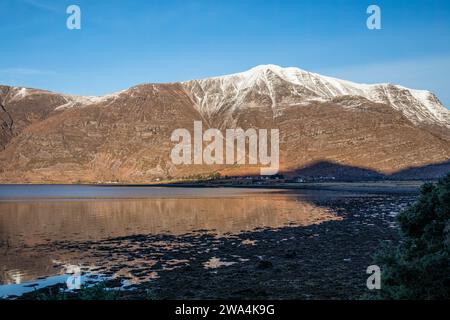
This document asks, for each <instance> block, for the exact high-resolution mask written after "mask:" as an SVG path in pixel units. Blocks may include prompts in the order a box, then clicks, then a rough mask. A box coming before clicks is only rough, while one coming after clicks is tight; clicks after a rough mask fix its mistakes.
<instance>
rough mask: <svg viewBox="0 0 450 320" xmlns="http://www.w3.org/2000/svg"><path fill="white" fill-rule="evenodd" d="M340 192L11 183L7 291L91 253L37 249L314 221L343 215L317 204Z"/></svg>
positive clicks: (4, 261) (5, 219)
mask: <svg viewBox="0 0 450 320" xmlns="http://www.w3.org/2000/svg"><path fill="white" fill-rule="evenodd" d="M334 196H337V195H336V194H335V193H332V192H317V191H314V192H311V191H297V192H287V191H280V190H269V189H264V190H263V189H250V188H249V189H246V188H211V189H204V188H162V187H119V186H117V187H116V186H114V187H103V186H57V185H56V186H55V185H49V186H30V185H14V186H6V185H3V186H0V251H1V254H0V268H1V269H0V284H1V285H0V296H1V295H5V293H8V294H10V293H11V291H12V292H15V293H17V292H20V290H19V291H17V288H18V287H17V286H18V285H19V287H20V288H22V289H23V283H26V282H29V281H34V280H36V279H39V278H41V279H40V281H41V282H42V281H47V282H48V281H49V277H54V278H55V279H59V280H60V277H61V276H63V275H64V272H65V270H66V269H67V265H73V264H76V265H78V264H83V259H84V256H85V255H86V252H79V253H77V252H75V254H72V255H71V257H70V259H69V258H67V260H65V259H66V258H65V257H64V255H62V254H59V253H58V251H57V250H48V252H45V251H44V254H42V251H40V253H39V255H37V254H36V253H35V252H34V248H37V247H41V246H48V247H49V248H51V244H52V243H54V242H58V241H68V242H74V243H75V242H77V241H95V240H101V239H107V238H115V237H123V236H129V235H137V234H155V235H157V234H170V235H183V234H187V233H195V232H200V231H201V230H203V231H204V230H208V231H209V232H212V233H214V234H217V235H219V236H223V235H227V234H238V233H240V232H241V231H251V230H254V229H257V228H279V227H283V226H286V225H310V224H314V223H319V222H322V221H326V220H332V219H336V216H335V215H334V213H333V212H332V211H330V209H328V208H324V207H319V206H316V205H314V204H313V202H312V201H311V199H312V198H314V197H334ZM340 196H342V195H340ZM77 259H78V260H77ZM91 263H92V262H91ZM44 279H45V280H44ZM59 280H58V281H59ZM20 285H22V286H20ZM14 288H16V289H14ZM13 289H14V290H13ZM22 289H21V290H22Z"/></svg>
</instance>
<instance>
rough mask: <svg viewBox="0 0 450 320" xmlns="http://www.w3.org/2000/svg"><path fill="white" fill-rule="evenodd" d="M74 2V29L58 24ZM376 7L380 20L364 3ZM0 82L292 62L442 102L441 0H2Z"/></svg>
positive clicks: (198, 73)
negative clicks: (78, 21)
mask: <svg viewBox="0 0 450 320" xmlns="http://www.w3.org/2000/svg"><path fill="white" fill-rule="evenodd" d="M70 4H77V5H79V6H80V7H81V12H82V29H81V30H73V31H70V30H68V29H67V28H66V19H67V17H68V15H67V14H66V8H67V6H69V5H70ZM370 4H377V5H379V6H380V7H381V10H382V30H376V31H370V30H368V29H367V28H366V19H367V17H368V15H367V14H366V9H367V7H368V5H370ZM0 39H1V46H0V83H2V84H10V85H20V86H28V87H37V88H44V89H49V90H54V91H59V92H65V93H73V94H84V95H101V94H105V93H109V92H113V91H116V90H121V89H125V88H127V87H129V86H132V85H135V84H139V83H144V82H172V81H180V80H188V79H196V78H202V77H208V76H213V75H221V74H228V73H234V72H239V71H244V70H246V69H249V68H251V67H253V66H255V65H258V64H278V65H281V66H296V67H300V68H302V69H306V70H310V71H314V72H318V73H322V74H326V75H331V76H335V77H340V78H344V79H348V80H353V81H357V82H367V83H373V82H391V83H398V84H402V85H404V86H408V87H412V88H419V89H428V90H431V91H433V92H435V93H436V94H437V95H438V97H439V98H440V99H441V100H442V101H443V102H444V104H445V105H446V106H447V107H450V91H449V83H450V81H449V78H450V76H449V75H450V1H448V0H421V1H415V0H409V1H404V0H395V1H393V0H386V1H380V0H371V1H365V0H359V1H356V0H342V1H339V0H322V1H321V0H304V1H301V0H295V1H288V0H264V1H262V0H146V1H144V0H95V1H94V0H68V1H67V0H2V1H1V2H0Z"/></svg>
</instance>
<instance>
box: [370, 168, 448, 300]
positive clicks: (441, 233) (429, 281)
mask: <svg viewBox="0 0 450 320" xmlns="http://www.w3.org/2000/svg"><path fill="white" fill-rule="evenodd" d="M398 222H399V225H400V229H401V235H402V239H401V242H400V244H399V245H397V246H384V247H383V248H382V249H381V250H380V251H379V252H378V254H377V255H376V256H375V261H376V263H377V264H378V265H379V266H380V267H381V270H382V276H381V290H379V293H378V298H380V299H449V298H450V258H449V257H450V173H449V174H448V175H447V176H446V177H444V178H442V179H441V180H439V182H438V183H437V184H431V183H427V184H424V185H423V186H422V188H421V195H420V197H419V199H418V201H417V202H416V203H415V204H414V205H412V206H411V207H410V208H409V209H407V210H406V211H404V212H402V213H401V214H400V215H399V217H398Z"/></svg>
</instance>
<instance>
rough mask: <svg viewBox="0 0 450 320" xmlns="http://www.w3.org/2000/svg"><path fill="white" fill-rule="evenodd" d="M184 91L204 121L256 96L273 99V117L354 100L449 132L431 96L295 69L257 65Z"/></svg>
mask: <svg viewBox="0 0 450 320" xmlns="http://www.w3.org/2000/svg"><path fill="white" fill-rule="evenodd" d="M183 85H184V86H185V87H186V88H187V90H188V91H189V92H190V93H191V95H192V98H193V100H194V102H195V103H196V106H197V108H198V110H199V111H200V112H201V113H203V114H205V115H211V114H215V113H217V112H219V111H223V110H224V109H229V110H231V111H232V110H235V109H236V108H245V107H246V105H249V104H250V105H254V104H255V103H256V104H258V101H252V99H253V100H254V97H255V96H257V97H259V98H261V99H262V98H264V97H266V98H268V99H270V100H271V107H272V109H273V110H274V112H275V114H276V113H279V112H280V110H281V109H282V108H283V107H285V106H293V105H305V104H309V103H311V102H313V101H330V100H333V99H334V98H337V97H342V96H356V97H363V98H365V99H368V100H370V101H372V102H376V103H384V104H389V105H391V106H392V108H394V109H396V110H398V111H400V112H402V113H403V114H404V115H405V116H406V117H407V118H408V119H409V120H411V121H412V122H413V123H415V124H420V123H425V124H437V125H440V126H445V127H448V128H450V111H449V110H448V109H447V108H445V107H444V106H443V105H442V103H441V102H440V101H439V99H438V98H437V97H436V96H435V95H434V94H433V93H431V92H429V91H426V90H414V89H409V88H406V87H403V86H399V85H393V84H387V83H381V84H360V83H355V82H351V81H347V80H341V79H337V78H333V77H329V76H323V75H320V74H317V73H313V72H308V71H305V70H302V69H299V68H295V67H287V68H283V67H280V66H277V65H273V64H268V65H259V66H256V67H253V68H251V69H250V70H248V71H244V72H240V73H236V74H230V75H225V76H219V77H212V78H207V79H202V80H193V81H187V82H183ZM252 97H253V98H252Z"/></svg>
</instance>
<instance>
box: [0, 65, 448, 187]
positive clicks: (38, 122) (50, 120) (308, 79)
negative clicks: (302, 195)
mask: <svg viewBox="0 0 450 320" xmlns="http://www.w3.org/2000/svg"><path fill="white" fill-rule="evenodd" d="M0 103H1V108H0V121H1V133H0V148H1V149H3V150H2V151H0V182H3V183H25V182H31V183H42V182H66V183H76V182H111V181H118V182H133V183H146V182H152V181H155V180H156V179H165V178H172V177H173V178H177V177H186V176H193V175H198V174H202V175H205V174H210V173H212V172H215V171H219V172H220V173H222V174H226V175H234V174H255V173H256V172H258V171H257V169H258V168H257V167H255V166H250V165H235V166H224V165H214V166H207V165H190V166H185V165H174V164H172V162H171V160H170V152H171V149H172V147H173V146H174V143H173V142H171V140H170V137H171V133H172V132H173V130H174V129H177V128H186V129H188V130H189V131H190V132H191V133H192V130H193V123H194V121H202V122H203V127H204V130H206V129H207V128H219V129H221V130H225V129H228V128H237V127H240V128H243V129H248V128H255V129H257V128H264V129H271V128H275V129H279V132H280V152H281V158H280V161H281V171H282V172H289V173H290V174H292V175H296V174H301V172H302V169H304V168H308V167H311V165H313V164H314V163H319V162H330V163H334V164H337V165H342V166H349V167H356V168H361V170H357V171H355V172H360V173H361V174H360V175H361V178H364V174H365V172H378V173H380V174H383V175H393V174H395V173H396V172H403V174H402V178H410V179H412V178H414V172H417V171H415V170H408V169H409V168H420V167H423V166H430V165H437V166H433V168H435V169H433V175H434V176H435V175H439V174H441V173H442V174H443V173H445V171H448V170H450V166H449V165H438V164H441V163H448V160H450V111H449V110H447V109H446V108H445V107H444V106H443V105H442V103H441V102H440V101H439V99H438V98H437V97H436V96H435V95H434V94H433V93H431V92H429V91H422V90H412V89H408V88H405V87H402V86H398V85H392V84H373V85H367V84H356V83H352V82H349V81H344V80H339V79H334V78H331V77H326V76H321V75H319V74H315V73H311V72H307V71H303V70H301V69H298V68H282V67H279V66H275V65H264V66H258V67H255V68H253V69H251V70H248V71H246V72H242V73H238V74H233V75H227V76H221V77H213V78H208V79H203V80H192V81H186V82H182V83H167V84H143V85H138V86H135V87H132V88H129V89H127V90H123V91H121V92H117V93H114V94H110V95H107V96H103V97H80V96H73V95H65V94H58V93H53V92H49V91H44V90H37V89H28V88H17V87H9V86H0ZM437 168H438V169H437ZM316 171H317V173H316V174H318V175H320V174H321V172H322V171H320V170H315V171H314V172H316ZM421 172H422V171H421ZM407 173H410V174H407ZM322 174H323V175H327V174H328V173H327V171H326V170H324V171H323V172H322ZM434 176H433V177H434ZM421 178H424V177H423V174H422V176H421ZM425 178H426V177H425Z"/></svg>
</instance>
